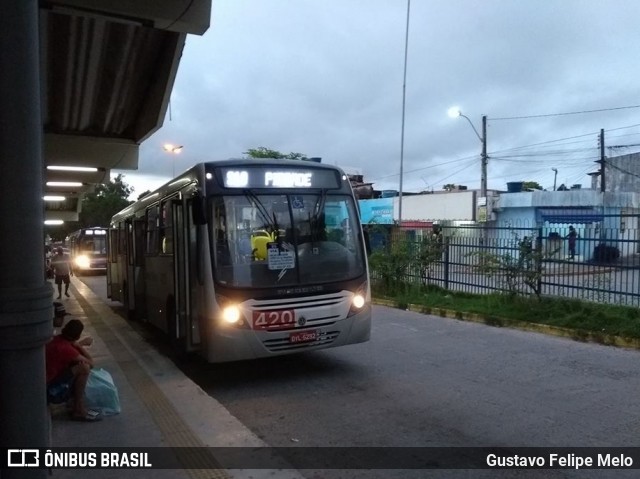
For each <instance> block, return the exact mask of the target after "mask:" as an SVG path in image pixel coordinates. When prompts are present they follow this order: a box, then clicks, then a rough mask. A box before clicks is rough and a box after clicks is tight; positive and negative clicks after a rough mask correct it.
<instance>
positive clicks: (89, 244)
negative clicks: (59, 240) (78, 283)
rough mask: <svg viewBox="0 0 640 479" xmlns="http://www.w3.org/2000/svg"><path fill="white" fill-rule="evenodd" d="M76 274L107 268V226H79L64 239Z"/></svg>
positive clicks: (103, 270) (102, 270)
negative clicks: (79, 227)
mask: <svg viewBox="0 0 640 479" xmlns="http://www.w3.org/2000/svg"><path fill="white" fill-rule="evenodd" d="M65 244H66V245H67V246H68V248H69V256H70V258H71V266H72V268H73V272H74V273H75V274H77V275H81V274H84V273H90V272H96V271H97V272H101V273H104V272H105V271H106V270H107V228H101V227H94V228H81V229H79V230H76V231H74V232H73V233H70V234H69V235H68V236H67V238H66V239H65Z"/></svg>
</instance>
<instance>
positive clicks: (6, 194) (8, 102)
mask: <svg viewBox="0 0 640 479" xmlns="http://www.w3.org/2000/svg"><path fill="white" fill-rule="evenodd" d="M0 12H1V13H0V72H2V73H1V74H0V265H2V266H1V267H0V391H1V392H0V418H2V426H1V427H0V447H11V448H25V447H46V446H48V445H49V421H48V418H47V408H46V397H45V363H44V344H45V343H46V342H47V341H48V340H49V339H50V337H51V334H52V317H53V312H52V292H51V287H50V285H49V284H48V283H47V282H46V281H45V279H44V265H43V247H44V245H43V234H44V230H43V228H44V226H43V219H44V211H43V204H42V191H43V188H42V178H43V174H42V169H43V160H42V146H41V143H42V118H41V116H40V74H39V66H40V60H39V42H38V1H37V0H20V1H15V0H0ZM0 474H1V477H2V479H13V478H26V477H29V478H40V477H42V478H45V477H47V470H46V469H38V470H34V469H31V470H29V469H9V470H5V471H2V472H1V473H0Z"/></svg>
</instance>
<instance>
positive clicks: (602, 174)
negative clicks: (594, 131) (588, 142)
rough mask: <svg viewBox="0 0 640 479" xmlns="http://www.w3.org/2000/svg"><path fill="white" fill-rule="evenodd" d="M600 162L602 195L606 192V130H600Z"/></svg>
mask: <svg viewBox="0 0 640 479" xmlns="http://www.w3.org/2000/svg"><path fill="white" fill-rule="evenodd" d="M599 143H600V161H599V162H598V163H600V191H601V192H602V193H604V192H605V184H606V183H605V177H604V171H605V168H604V167H605V164H606V161H605V157H604V128H601V129H600V141H599Z"/></svg>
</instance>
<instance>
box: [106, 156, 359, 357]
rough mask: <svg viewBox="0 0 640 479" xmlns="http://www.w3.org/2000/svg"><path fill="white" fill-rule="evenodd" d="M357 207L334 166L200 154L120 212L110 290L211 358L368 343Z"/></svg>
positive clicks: (141, 316) (112, 237) (132, 310)
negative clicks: (211, 158) (208, 158)
mask: <svg viewBox="0 0 640 479" xmlns="http://www.w3.org/2000/svg"><path fill="white" fill-rule="evenodd" d="M357 208H358V207H357V202H356V200H355V197H354V194H353V190H352V188H351V184H350V182H349V179H348V178H347V176H346V175H345V174H344V173H343V172H342V170H340V169H339V168H337V167H334V166H328V165H323V164H319V163H314V162H309V161H301V160H273V159H271V160H266V159H260V160H259V159H238V160H224V161H215V162H207V163H200V164H197V165H195V166H193V167H192V168H190V169H189V170H187V171H185V172H184V173H183V174H181V175H180V176H178V177H176V178H175V179H173V180H171V181H169V182H168V183H166V184H165V185H163V186H161V187H160V188H159V189H157V190H156V191H154V192H152V193H150V194H148V195H146V196H144V197H143V198H141V199H139V200H138V201H136V202H135V203H133V204H131V205H130V206H128V207H127V208H125V209H124V210H122V211H120V212H119V213H117V214H116V215H115V216H114V217H113V218H112V220H111V227H110V230H109V242H108V243H109V248H108V263H107V295H108V296H109V297H110V298H111V299H112V300H114V301H120V302H121V303H123V305H124V309H125V311H126V312H127V315H128V317H129V318H131V319H138V320H141V321H145V322H148V323H150V324H151V325H153V326H155V327H157V328H158V329H160V330H161V331H163V332H164V333H166V334H167V336H168V338H169V340H170V342H171V343H172V344H173V346H174V347H175V348H177V351H178V352H180V353H190V352H195V353H198V354H200V355H201V356H202V357H203V358H205V359H206V360H207V361H209V362H227V361H236V360H244V359H252V358H262V357H270V356H277V355H283V354H289V353H295V352H302V351H312V350H319V349H324V348H330V347H336V346H342V345H347V344H354V343H361V342H365V341H368V340H369V338H370V333H371V291H370V284H369V270H368V265H367V256H366V251H365V241H364V237H363V230H362V227H361V224H360V220H359V215H358V209H357Z"/></svg>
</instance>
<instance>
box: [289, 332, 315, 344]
mask: <svg viewBox="0 0 640 479" xmlns="http://www.w3.org/2000/svg"><path fill="white" fill-rule="evenodd" d="M316 339H318V331H298V332H297V333H291V334H289V342H290V343H308V342H309V341H315V340H316Z"/></svg>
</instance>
